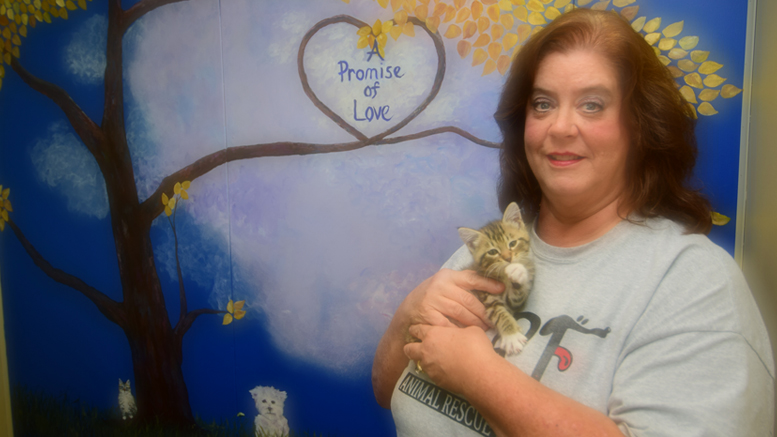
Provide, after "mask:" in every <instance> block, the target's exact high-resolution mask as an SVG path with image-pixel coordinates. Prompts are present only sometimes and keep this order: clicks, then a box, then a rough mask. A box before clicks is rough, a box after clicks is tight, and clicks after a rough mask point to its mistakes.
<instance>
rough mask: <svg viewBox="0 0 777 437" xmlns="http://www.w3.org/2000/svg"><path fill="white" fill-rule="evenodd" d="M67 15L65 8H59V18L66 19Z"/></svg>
mask: <svg viewBox="0 0 777 437" xmlns="http://www.w3.org/2000/svg"><path fill="white" fill-rule="evenodd" d="M67 17H68V14H67V9H60V10H59V18H61V19H63V20H67Z"/></svg>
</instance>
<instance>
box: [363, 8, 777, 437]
mask: <svg viewBox="0 0 777 437" xmlns="http://www.w3.org/2000/svg"><path fill="white" fill-rule="evenodd" d="M691 111H692V110H691V109H690V108H689V107H688V106H687V103H686V102H685V101H684V100H683V99H682V97H681V96H680V94H679V93H678V92H677V89H676V86H675V83H674V81H673V79H672V77H671V76H670V75H669V73H668V71H667V70H666V68H665V67H664V66H663V65H662V64H661V63H660V62H659V61H658V59H657V57H656V56H655V53H654V52H653V49H652V48H651V47H650V46H649V45H648V44H647V43H646V42H645V41H644V40H643V39H642V38H641V37H640V36H639V34H637V33H636V32H634V31H633V30H632V29H631V27H630V25H629V24H628V23H627V22H626V21H625V20H623V19H622V18H620V17H619V16H618V15H616V14H615V13H612V12H596V11H591V10H587V9H578V10H575V11H572V12H570V13H567V14H565V15H562V16H561V17H559V18H558V19H557V20H555V21H554V22H553V23H551V24H550V25H548V26H547V27H546V28H545V29H544V30H543V31H541V32H539V33H538V34H536V35H534V36H533V37H532V38H531V39H530V40H529V41H528V42H527V44H526V46H525V47H524V48H523V49H522V50H521V52H520V53H519V55H518V58H517V61H516V62H515V63H514V65H513V67H512V70H511V72H510V76H509V78H508V80H507V83H506V85H505V89H504V92H503V95H502V99H501V101H500V104H499V108H498V110H497V113H496V119H497V122H498V123H499V126H500V128H501V130H502V133H503V136H504V145H505V147H504V149H503V152H502V156H501V163H502V179H501V183H500V190H499V199H500V204H501V206H502V207H505V206H506V205H507V203H509V202H510V201H517V202H519V204H520V205H521V207H522V209H523V212H524V218H525V219H527V220H528V221H529V222H533V226H531V227H532V229H531V232H532V233H531V237H532V243H531V244H532V251H533V254H534V257H535V263H536V276H535V282H534V289H533V291H532V294H531V295H530V297H529V300H528V302H527V304H526V307H525V311H524V312H523V313H521V314H519V315H518V316H517V317H518V318H519V319H520V322H521V324H522V325H523V326H524V327H525V333H526V335H527V337H529V341H528V343H527V344H526V347H525V349H524V350H523V352H521V353H520V354H519V355H516V356H510V357H508V358H507V359H505V358H503V357H501V356H500V355H498V354H497V353H496V352H495V351H494V349H493V347H492V345H491V340H490V336H493V333H492V332H488V333H487V332H486V331H487V330H488V329H489V322H488V321H487V318H486V317H485V309H484V308H483V306H482V305H481V304H480V302H479V301H478V300H477V299H475V298H474V297H473V296H472V295H471V294H470V293H468V291H467V290H472V289H478V290H483V291H487V292H490V293H499V292H501V291H502V285H501V284H499V283H496V282H495V281H490V280H488V279H485V278H482V277H478V276H477V275H475V274H474V273H473V272H471V271H457V270H460V269H462V268H464V267H465V266H467V265H468V264H469V263H470V262H471V258H470V256H469V254H468V252H467V251H466V249H465V248H462V249H460V250H459V251H458V252H456V253H455V254H454V255H453V257H452V258H451V259H450V260H449V261H448V262H447V263H446V264H445V265H444V266H443V267H444V268H443V269H442V270H440V271H439V272H438V273H437V274H435V275H434V276H432V277H431V278H429V279H427V280H426V281H424V282H423V283H422V284H420V285H419V286H418V287H417V288H415V289H414V290H413V291H412V292H410V293H409V294H408V296H407V298H406V299H405V301H404V302H403V303H402V304H401V305H400V307H399V308H398V309H397V311H396V313H395V315H394V317H393V319H392V322H391V324H390V325H389V328H388V329H387V331H386V333H385V334H384V337H383V338H382V340H381V342H380V344H379V346H378V350H377V352H376V356H375V361H374V365H373V388H374V391H375V396H376V399H377V400H378V402H379V403H380V404H381V405H383V406H384V407H389V405H390V407H391V409H392V413H393V415H394V419H395V423H396V425H397V432H398V434H399V435H401V436H405V435H407V436H416V435H417V436H431V435H445V436H458V435H461V436H465V435H473V436H474V435H520V436H531V435H552V436H566V435H570V436H583V435H624V434H626V435H640V436H641V435H678V436H680V435H681V436H695V435H704V436H708V435H727V436H734V435H736V436H755V435H771V432H772V431H773V420H774V419H773V415H774V393H773V386H774V361H773V358H772V354H771V349H770V347H769V341H768V336H767V334H766V331H765V328H764V325H763V322H762V321H761V318H760V314H759V312H758V309H757V308H756V306H755V304H754V302H753V299H752V297H751V295H750V292H749V290H748V288H747V284H746V283H745V281H744V279H743V277H742V275H741V273H740V271H739V270H738V268H737V266H736V264H735V263H734V261H733V260H732V259H731V257H730V256H729V255H728V254H727V253H725V252H724V251H723V250H722V249H720V248H718V247H717V246H715V245H714V244H713V243H711V242H710V241H709V240H708V239H707V238H706V237H705V236H704V235H703V234H704V233H706V232H708V231H709V229H710V227H711V223H710V208H709V204H708V202H707V201H706V200H705V199H704V198H703V197H701V196H700V195H699V194H698V193H697V192H696V191H694V190H693V189H691V188H689V187H688V179H689V177H690V175H691V171H692V168H693V165H694V162H695V155H696V147H695V139H694V134H693V122H692V119H691V117H692V113H691ZM407 332H409V333H410V334H411V335H413V336H414V337H416V338H418V339H419V340H420V342H414V343H407V344H406V342H405V337H406V333H407ZM408 359H411V360H415V361H418V362H419V363H420V365H421V367H422V368H423V371H418V370H416V367H415V365H414V364H413V363H412V362H409V361H408Z"/></svg>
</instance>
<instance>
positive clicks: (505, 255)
mask: <svg viewBox="0 0 777 437" xmlns="http://www.w3.org/2000/svg"><path fill="white" fill-rule="evenodd" d="M502 259H503V260H505V261H507V262H510V261H512V260H513V255H512V254H511V253H510V252H508V251H504V252H502Z"/></svg>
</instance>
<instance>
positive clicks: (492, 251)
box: [488, 249, 499, 256]
mask: <svg viewBox="0 0 777 437" xmlns="http://www.w3.org/2000/svg"><path fill="white" fill-rule="evenodd" d="M488 254H489V255H491V256H494V255H499V251H498V250H496V249H491V250H489V251H488Z"/></svg>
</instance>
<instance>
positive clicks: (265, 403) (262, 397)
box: [248, 386, 289, 437]
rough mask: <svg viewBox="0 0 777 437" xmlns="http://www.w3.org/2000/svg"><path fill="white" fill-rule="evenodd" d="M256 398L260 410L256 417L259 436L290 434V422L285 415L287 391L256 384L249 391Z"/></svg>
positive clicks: (255, 401)
mask: <svg viewBox="0 0 777 437" xmlns="http://www.w3.org/2000/svg"><path fill="white" fill-rule="evenodd" d="M248 392H249V393H251V397H252V398H254V403H255V404H256V409H257V410H259V414H257V416H256V419H254V431H255V433H256V436H257V437H269V436H272V437H283V436H288V435H289V422H288V421H287V420H286V418H285V417H283V403H284V402H285V401H286V392H285V391H280V390H276V389H275V387H261V386H256V387H254V388H253V389H251V390H249V391H248Z"/></svg>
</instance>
